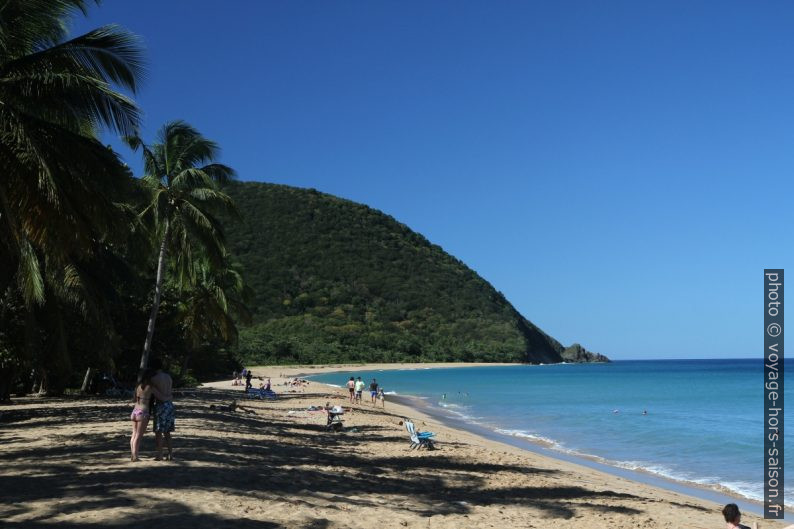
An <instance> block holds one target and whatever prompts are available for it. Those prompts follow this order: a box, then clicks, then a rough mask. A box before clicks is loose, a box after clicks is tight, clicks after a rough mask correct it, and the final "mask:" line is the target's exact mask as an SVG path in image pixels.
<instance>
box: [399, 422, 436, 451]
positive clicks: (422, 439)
mask: <svg viewBox="0 0 794 529" xmlns="http://www.w3.org/2000/svg"><path fill="white" fill-rule="evenodd" d="M405 429H406V430H408V435H410V436H411V450H413V449H414V448H416V449H419V448H422V447H423V446H424V447H425V448H426V449H428V450H433V449H434V448H435V447H436V446H435V445H434V444H433V440H432V438H433V437H435V435H436V434H434V433H433V432H417V431H416V426H414V422H413V421H412V420H411V419H408V418H406V419H405Z"/></svg>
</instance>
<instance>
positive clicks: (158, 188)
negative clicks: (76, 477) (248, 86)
mask: <svg viewBox="0 0 794 529" xmlns="http://www.w3.org/2000/svg"><path fill="white" fill-rule="evenodd" d="M128 143H129V145H130V147H132V148H133V149H136V150H137V149H141V151H142V152H143V161H144V172H145V176H144V177H143V178H142V181H143V183H144V185H145V186H146V187H147V188H148V189H149V191H150V192H151V197H150V200H149V202H148V205H147V206H146V207H145V208H144V209H143V211H142V212H141V214H140V217H141V219H142V220H143V221H144V222H145V223H146V224H147V225H149V226H151V228H152V232H153V233H154V234H155V235H156V236H157V242H158V245H159V256H158V259H157V278H156V281H155V288H154V301H153V303H152V310H151V313H150V315H149V325H148V327H147V330H146V340H145V341H144V345H143V353H142V354H141V364H140V369H141V372H142V371H143V370H144V369H146V367H147V366H148V365H149V353H150V351H151V346H152V337H153V336H154V327H155V322H156V320H157V311H158V310H159V307H160V297H161V293H162V287H163V280H164V278H165V272H166V268H165V266H166V257H167V255H168V254H169V253H171V254H172V258H171V264H172V267H171V269H172V272H173V274H174V281H175V283H176V284H177V285H179V286H186V285H191V284H194V283H195V278H196V274H197V267H196V263H197V262H199V260H198V257H199V256H201V257H202V258H203V259H204V260H205V262H206V263H208V264H209V266H213V267H220V266H222V265H223V263H224V259H225V255H226V249H225V247H224V237H223V230H222V229H221V224H220V222H219V220H218V218H217V217H216V216H215V215H216V214H217V213H218V212H227V213H231V214H236V210H235V209H234V205H233V204H232V200H231V198H229V196H227V195H226V194H225V193H222V192H221V191H220V190H219V189H218V185H219V184H223V183H225V182H228V181H229V180H231V179H232V178H234V176H235V173H234V170H233V169H232V168H230V167H227V166H225V165H223V164H219V163H213V161H214V160H215V159H216V158H217V157H218V155H219V152H220V150H219V147H218V145H217V144H216V143H215V142H213V141H210V140H208V139H207V138H205V137H203V136H202V135H201V134H200V133H199V132H198V131H197V130H196V129H195V128H193V127H191V126H190V125H188V124H187V123H185V122H184V121H172V122H169V123H166V124H165V125H163V127H162V128H161V129H160V130H159V132H158V133H157V142H156V143H155V144H154V145H152V146H147V145H146V144H144V143H143V141H142V140H141V139H140V138H139V137H137V136H134V137H130V138H128Z"/></svg>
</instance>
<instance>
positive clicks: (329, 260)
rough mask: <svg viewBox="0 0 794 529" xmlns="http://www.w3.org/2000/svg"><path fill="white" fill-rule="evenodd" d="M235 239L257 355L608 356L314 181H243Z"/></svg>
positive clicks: (286, 358) (231, 189)
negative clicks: (544, 326) (543, 323)
mask: <svg viewBox="0 0 794 529" xmlns="http://www.w3.org/2000/svg"><path fill="white" fill-rule="evenodd" d="M225 190H226V192H227V193H229V195H230V196H231V197H232V198H233V199H234V201H235V203H236V204H237V207H238V209H239V210H240V213H241V215H242V217H243V220H242V221H239V222H227V223H225V225H226V230H227V238H228V247H229V249H230V250H231V251H232V253H233V255H234V256H235V258H236V259H237V260H239V261H240V262H241V264H242V266H243V270H244V275H245V278H246V281H247V283H248V285H249V286H250V287H251V288H252V289H253V292H254V297H253V300H252V301H251V303H250V305H251V307H252V309H253V314H254V322H253V324H252V325H251V326H249V327H247V328H244V329H242V331H241V334H240V343H239V345H238V351H239V353H240V356H241V357H242V358H243V359H244V360H245V361H248V362H257V363H260V362H261V363H265V362H266V363H290V362H299V363H308V362H314V363H324V362H347V361H374V362H394V361H422V362H433V361H485V362H532V363H553V362H560V361H563V360H564V359H565V360H570V361H594V360H601V361H605V360H606V357H603V356H600V355H593V354H592V353H589V352H587V351H586V350H584V349H583V348H582V347H581V346H578V345H574V346H572V347H571V348H569V349H568V350H566V349H565V348H564V347H563V346H562V345H561V344H560V343H559V342H557V341H556V340H555V339H553V338H551V337H550V336H548V335H546V334H545V333H544V332H543V331H541V330H540V329H538V328H537V327H536V326H535V325H533V324H532V323H531V322H530V321H528V320H527V319H526V318H524V317H523V316H521V315H520V314H519V313H518V312H517V311H516V310H515V308H513V306H512V305H511V304H510V303H509V302H508V301H507V300H506V299H505V298H504V296H503V295H502V294H501V293H500V292H497V291H496V290H495V289H494V288H493V287H492V286H491V285H490V284H489V283H488V282H486V281H485V280H483V279H482V278H481V277H479V276H478V275H477V274H476V273H475V272H474V271H472V270H471V269H469V268H468V267H467V266H466V265H465V264H463V263H462V262H461V261H459V260H458V259H456V258H454V257H452V256H451V255H449V254H447V253H446V252H444V250H442V249H441V248H440V247H439V246H437V245H434V244H431V243H430V242H428V241H427V239H425V238H424V237H423V236H422V235H420V234H418V233H415V232H413V231H411V230H410V229H409V228H408V227H407V226H405V225H403V224H400V223H399V222H397V221H396V220H394V219H393V218H392V217H390V216H388V215H385V214H383V213H381V212H379V211H376V210H374V209H372V208H369V207H367V206H364V205H361V204H356V203H354V202H350V201H348V200H343V199H340V198H337V197H334V196H331V195H327V194H323V193H319V192H318V191H316V190H313V189H298V188H293V187H288V186H283V185H273V184H263V183H254V182H242V183H240V182H238V183H234V184H231V185H229V186H228V187H227V188H226V189H225Z"/></svg>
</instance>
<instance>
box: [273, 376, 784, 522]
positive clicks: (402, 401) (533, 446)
mask: <svg viewBox="0 0 794 529" xmlns="http://www.w3.org/2000/svg"><path fill="white" fill-rule="evenodd" d="M510 365H523V364H517V363H499V364H491V363H476V362H471V363H444V362H438V363H430V364H421V363H408V364H398V363H392V364H351V365H345V364H329V365H314V366H300V367H301V368H302V369H303V370H305V369H309V370H310V371H311V372H304V371H300V372H298V373H295V374H292V376H297V377H304V376H314V375H320V374H328V373H335V372H340V373H341V372H345V373H347V372H360V371H392V370H417V369H439V368H467V367H490V366H510ZM285 369H286V368H285ZM312 382H314V383H317V384H321V385H324V386H327V387H328V388H329V389H331V390H339V389H340V387H339V386H335V385H331V384H325V383H322V382H317V381H312ZM388 398H389V401H390V402H396V403H397V404H399V405H401V406H404V407H405V408H408V409H410V410H412V411H413V412H414V414H415V415H418V416H421V417H422V418H423V419H424V420H427V419H430V420H434V421H438V422H439V423H441V424H443V425H445V426H446V427H448V428H450V429H451V430H454V431H458V432H465V433H467V434H471V435H474V436H477V437H479V438H482V439H483V440H484V441H490V442H494V443H499V444H502V445H506V446H510V447H514V448H517V449H519V450H522V451H527V452H530V453H533V454H537V455H540V456H543V457H547V458H551V459H556V460H560V461H565V462H568V463H572V464H575V465H579V466H583V467H587V468H590V469H593V470H595V471H598V472H603V473H606V474H609V475H611V476H614V477H616V478H623V479H630V480H632V481H636V482H637V483H641V484H643V485H647V486H651V487H658V488H662V489H664V490H667V491H670V492H674V493H678V494H683V495H686V496H689V497H692V498H695V499H698V500H703V501H709V502H713V503H715V504H722V505H724V504H726V503H736V504H737V505H739V508H740V509H741V510H742V512H748V513H752V514H755V515H758V516H763V501H761V500H755V499H753V498H749V497H746V496H743V495H741V494H739V493H737V492H735V491H733V490H730V489H727V488H723V489H720V488H718V487H714V486H709V485H703V484H699V483H696V482H692V481H686V480H679V479H675V478H671V477H668V476H664V475H661V474H657V473H654V472H651V471H648V470H645V469H641V468H639V469H630V468H624V467H620V466H618V465H615V464H611V463H612V462H610V461H608V460H603V458H599V457H597V456H589V455H587V454H578V453H566V452H563V451H560V450H554V449H553V448H552V447H550V446H548V445H549V443H548V442H543V441H542V440H540V439H529V438H527V439H522V438H518V437H516V436H511V435H508V434H504V433H500V432H498V431H495V430H493V429H491V428H488V427H487V426H483V425H480V424H477V423H473V422H468V421H466V420H464V419H461V418H456V417H454V416H453V415H452V414H450V413H449V412H446V411H445V410H444V409H443V408H440V407H438V406H434V405H433V404H431V403H430V402H427V401H425V399H423V398H422V397H419V396H415V395H404V394H401V395H393V396H388ZM784 519H785V520H787V521H792V520H794V513H791V514H788V511H787V515H786V516H785V518H784Z"/></svg>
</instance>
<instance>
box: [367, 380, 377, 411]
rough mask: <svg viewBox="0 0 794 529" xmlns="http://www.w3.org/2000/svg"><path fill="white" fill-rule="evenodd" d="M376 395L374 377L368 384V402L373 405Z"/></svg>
mask: <svg viewBox="0 0 794 529" xmlns="http://www.w3.org/2000/svg"><path fill="white" fill-rule="evenodd" d="M377 396H378V381H377V380H375V379H374V378H373V379H372V382H370V384H369V397H370V404H372V405H373V406H374V405H375V398H376V397H377Z"/></svg>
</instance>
